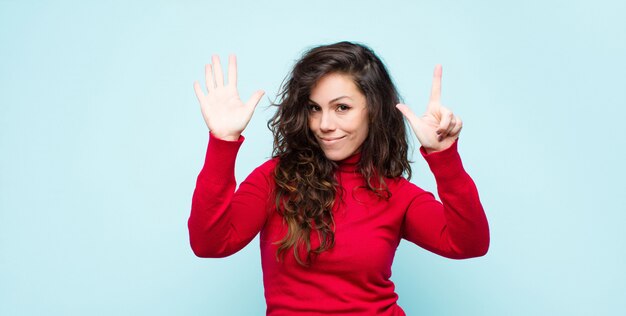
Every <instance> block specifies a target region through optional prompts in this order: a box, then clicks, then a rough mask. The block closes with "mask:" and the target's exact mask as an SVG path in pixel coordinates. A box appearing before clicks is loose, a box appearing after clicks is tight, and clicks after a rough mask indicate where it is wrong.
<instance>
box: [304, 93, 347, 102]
mask: <svg viewBox="0 0 626 316" xmlns="http://www.w3.org/2000/svg"><path fill="white" fill-rule="evenodd" d="M343 98H348V99H350V100H352V98H351V97H349V96H347V95H342V96H340V97H336V98H334V99H332V100H330V102H328V103H333V102H335V101H337V100H341V99H343ZM309 101H311V102H313V103H315V101H313V100H311V99H309ZM315 104H317V103H315Z"/></svg>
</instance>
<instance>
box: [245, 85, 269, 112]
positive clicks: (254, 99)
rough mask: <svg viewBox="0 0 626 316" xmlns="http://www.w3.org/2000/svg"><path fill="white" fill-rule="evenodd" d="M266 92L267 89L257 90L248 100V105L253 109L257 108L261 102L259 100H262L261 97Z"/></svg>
mask: <svg viewBox="0 0 626 316" xmlns="http://www.w3.org/2000/svg"><path fill="white" fill-rule="evenodd" d="M264 94H265V91H263V90H257V91H256V92H255V93H254V94H252V96H251V97H250V99H248V102H246V106H247V107H249V108H252V109H254V108H256V106H257V104H259V101H261V98H262V97H263V95H264Z"/></svg>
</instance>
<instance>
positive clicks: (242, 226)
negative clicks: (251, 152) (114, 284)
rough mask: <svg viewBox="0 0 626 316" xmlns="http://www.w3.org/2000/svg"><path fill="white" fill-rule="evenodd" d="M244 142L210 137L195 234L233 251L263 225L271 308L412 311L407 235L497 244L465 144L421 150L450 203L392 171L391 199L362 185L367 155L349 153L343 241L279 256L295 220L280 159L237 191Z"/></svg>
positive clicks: (202, 243) (339, 217) (458, 247)
mask: <svg viewBox="0 0 626 316" xmlns="http://www.w3.org/2000/svg"><path fill="white" fill-rule="evenodd" d="M242 141H243V138H241V139H240V140H239V141H237V142H227V141H222V140H219V139H217V138H215V137H213V136H211V137H210V141H209V145H208V149H207V155H206V159H205V164H204V167H203V169H202V171H201V172H200V174H199V176H198V180H197V183H196V189H195V191H194V196H193V200H192V210H191V216H190V218H189V223H188V224H189V232H190V241H191V245H192V248H193V250H194V252H195V253H196V255H198V256H201V257H224V256H228V255H230V254H233V253H235V252H237V251H239V250H240V249H241V248H243V247H244V246H245V245H246V244H248V243H249V242H250V241H251V240H252V239H253V238H254V237H255V236H256V235H257V234H258V233H259V232H260V234H261V235H260V247H261V261H262V265H263V281H264V287H265V298H266V301H267V314H268V315H329V314H331V315H404V312H403V311H402V309H401V308H400V307H399V306H398V305H397V304H396V301H397V299H398V296H397V294H396V293H395V291H394V284H393V282H391V281H390V277H391V265H392V263H393V258H394V254H395V251H396V248H397V246H398V244H399V242H400V239H401V238H404V239H407V240H409V241H411V242H413V243H415V244H417V245H419V246H421V247H423V248H425V249H427V250H430V251H432V252H435V253H437V254H440V255H442V256H446V257H449V258H456V259H462V258H470V257H475V256H481V255H483V254H484V253H485V252H486V251H487V248H488V245H489V229H488V224H487V220H486V217H485V214H484V212H483V209H482V206H481V204H480V201H479V199H478V193H477V191H476V187H475V185H474V183H473V181H472V180H471V178H470V177H469V175H467V173H466V172H465V171H464V169H463V166H462V164H461V160H460V157H459V155H458V152H457V150H456V143H455V144H454V145H453V146H452V147H450V148H448V149H446V150H444V151H442V152H438V153H432V154H429V155H426V154H425V152H423V151H421V152H422V155H423V156H424V157H425V159H426V161H427V162H428V163H429V166H430V167H431V170H432V171H433V174H434V175H435V179H436V180H437V189H438V192H439V196H440V197H441V199H442V201H443V205H442V203H440V202H438V201H436V200H435V199H434V197H433V195H432V194H431V193H429V192H426V191H424V190H422V189H420V188H418V187H417V186H415V185H414V184H412V183H410V182H408V181H407V180H406V179H404V178H396V179H387V180H386V183H387V185H388V187H389V190H390V192H391V197H390V198H389V199H388V200H385V199H381V198H379V197H377V196H376V195H374V194H373V193H372V192H370V191H368V190H366V189H363V188H361V187H362V186H363V184H364V180H363V177H362V176H361V175H360V173H359V172H358V170H357V168H356V164H357V163H358V159H359V155H358V154H357V155H354V156H352V157H350V158H348V159H346V160H345V161H342V162H341V163H340V164H339V169H338V170H337V173H336V177H337V180H338V182H339V185H340V186H341V187H342V188H343V190H340V191H339V192H340V193H339V194H342V196H341V197H339V196H338V197H337V200H336V202H335V205H334V208H333V217H334V221H335V226H334V227H335V246H334V247H333V248H331V249H329V250H327V251H325V252H323V253H321V254H320V255H318V256H317V257H316V258H315V260H314V261H313V262H312V264H311V266H309V267H303V266H301V265H299V264H298V263H297V262H296V261H295V258H294V256H293V254H292V252H287V253H286V254H285V256H284V257H282V258H281V260H280V261H278V260H277V259H276V250H277V245H276V244H274V242H275V241H278V240H280V239H281V238H282V237H283V236H284V234H285V233H286V227H285V226H284V225H283V220H282V217H281V215H280V214H279V213H278V212H277V211H276V207H275V204H274V197H273V195H272V190H273V188H274V182H273V177H272V175H271V174H272V171H273V169H274V167H275V166H276V163H277V160H276V159H272V160H269V161H267V162H266V163H264V164H263V165H261V166H259V167H258V168H257V169H255V170H254V171H253V172H252V173H251V174H250V175H249V176H248V178H247V179H246V180H245V181H244V182H242V183H241V185H240V187H239V189H238V190H237V191H236V192H235V186H236V184H235V179H234V161H235V158H236V155H237V151H238V149H239V146H240V145H241V143H242ZM341 192H342V193H341ZM311 242H312V248H315V247H316V246H317V245H319V240H318V238H317V235H316V233H315V232H313V234H312V236H311Z"/></svg>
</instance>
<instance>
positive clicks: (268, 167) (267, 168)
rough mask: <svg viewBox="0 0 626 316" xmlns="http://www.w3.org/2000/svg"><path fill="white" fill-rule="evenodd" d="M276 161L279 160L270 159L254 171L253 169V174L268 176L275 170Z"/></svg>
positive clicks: (275, 158)
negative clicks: (259, 173) (258, 173)
mask: <svg viewBox="0 0 626 316" xmlns="http://www.w3.org/2000/svg"><path fill="white" fill-rule="evenodd" d="M278 161H279V159H278V158H277V157H274V158H270V159H268V160H267V161H265V162H264V163H262V164H261V165H260V166H258V167H256V169H254V172H261V173H265V174H270V173H272V172H273V171H274V169H275V168H276V165H278Z"/></svg>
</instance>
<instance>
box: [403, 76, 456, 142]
mask: <svg viewBox="0 0 626 316" xmlns="http://www.w3.org/2000/svg"><path fill="white" fill-rule="evenodd" d="M441 73H442V70H441V65H437V66H435V72H434V74H433V86H432V90H431V92H430V101H429V102H428V107H427V108H426V112H425V113H424V114H423V115H422V116H420V117H418V116H416V115H415V114H414V113H413V112H412V111H411V109H409V107H408V106H407V105H406V104H401V103H400V104H398V105H396V108H398V110H400V112H402V114H403V115H404V116H405V117H406V118H407V119H408V120H409V123H410V124H411V128H412V129H413V132H415V136H417V139H418V140H419V142H420V144H422V146H423V147H424V149H426V152H427V153H431V152H435V151H442V150H444V149H447V148H448V147H450V146H451V145H452V144H453V143H454V142H455V141H456V139H457V138H459V134H460V133H461V128H462V127H463V122H462V121H461V119H460V118H459V117H458V116H456V115H454V113H452V111H450V110H449V109H447V108H445V107H443V106H442V105H441Z"/></svg>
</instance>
